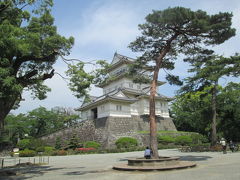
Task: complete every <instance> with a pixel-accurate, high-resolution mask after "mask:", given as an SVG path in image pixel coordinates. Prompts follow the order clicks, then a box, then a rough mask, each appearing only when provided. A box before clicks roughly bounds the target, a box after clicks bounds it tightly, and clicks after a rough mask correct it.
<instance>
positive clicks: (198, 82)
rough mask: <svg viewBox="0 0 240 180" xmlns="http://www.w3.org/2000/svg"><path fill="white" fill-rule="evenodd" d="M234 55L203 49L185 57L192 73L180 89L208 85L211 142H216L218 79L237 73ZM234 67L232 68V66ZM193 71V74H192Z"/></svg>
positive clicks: (214, 143)
mask: <svg viewBox="0 0 240 180" xmlns="http://www.w3.org/2000/svg"><path fill="white" fill-rule="evenodd" d="M236 57H237V56H235V57H234V61H232V59H233V57H230V58H225V57H223V56H217V55H214V54H213V51H211V50H205V51H203V52H202V53H200V54H198V55H196V56H194V57H191V58H187V59H185V61H188V62H190V63H191V66H192V68H191V69H189V72H191V73H192V75H191V76H190V77H188V78H186V85H185V86H183V87H182V91H183V92H184V90H187V92H190V91H198V90H199V89H200V90H201V89H203V88H204V87H209V88H210V89H211V90H210V94H211V116H210V117H211V122H212V125H211V128H212V131H211V144H212V145H216V143H217V123H216V121H217V93H218V81H219V79H220V78H221V77H223V76H229V75H235V76H236V75H237V72H238V71H239V70H238V69H237V68H235V66H237V65H239V64H240V63H239V57H238V59H237V58H236ZM233 67H234V68H233ZM193 73H194V74H193ZM210 117H209V118H210Z"/></svg>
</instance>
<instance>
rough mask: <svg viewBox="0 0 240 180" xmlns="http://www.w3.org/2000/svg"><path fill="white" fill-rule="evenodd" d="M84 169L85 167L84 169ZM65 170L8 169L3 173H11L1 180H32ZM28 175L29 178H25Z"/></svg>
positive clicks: (32, 167) (39, 168)
mask: <svg viewBox="0 0 240 180" xmlns="http://www.w3.org/2000/svg"><path fill="white" fill-rule="evenodd" d="M82 168H84V167H82ZM62 169H64V168H51V166H31V167H30V166H29V167H21V168H6V169H2V170H1V172H4V171H6V172H11V173H5V174H4V175H3V176H0V180H23V179H32V178H33V177H36V176H42V175H43V174H44V173H47V172H49V171H58V170H62ZM25 175H27V176H25Z"/></svg>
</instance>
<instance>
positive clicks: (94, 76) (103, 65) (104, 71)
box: [66, 60, 110, 101]
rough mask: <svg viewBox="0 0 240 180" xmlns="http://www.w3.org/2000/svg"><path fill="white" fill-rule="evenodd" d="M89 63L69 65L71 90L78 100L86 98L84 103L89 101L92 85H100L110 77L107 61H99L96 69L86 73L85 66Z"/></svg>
mask: <svg viewBox="0 0 240 180" xmlns="http://www.w3.org/2000/svg"><path fill="white" fill-rule="evenodd" d="M86 64H89V63H84V62H78V63H77V64H73V65H72V64H69V66H68V70H67V71H66V75H67V76H68V77H70V83H69V88H70V90H71V91H72V92H73V93H74V95H75V96H76V97H77V98H85V99H84V101H88V100H89V94H88V93H89V90H90V89H91V87H90V86H91V85H92V84H93V85H99V84H101V83H103V82H104V81H105V80H106V79H108V80H109V77H108V68H109V67H110V64H108V63H107V62H106V61H105V60H98V61H96V63H95V64H93V63H90V65H94V66H95V69H94V70H93V71H91V72H86V71H85V69H84V68H85V65H86Z"/></svg>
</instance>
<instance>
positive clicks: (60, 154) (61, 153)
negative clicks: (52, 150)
mask: <svg viewBox="0 0 240 180" xmlns="http://www.w3.org/2000/svg"><path fill="white" fill-rule="evenodd" d="M57 155H58V156H66V155H67V151H65V150H59V151H57Z"/></svg>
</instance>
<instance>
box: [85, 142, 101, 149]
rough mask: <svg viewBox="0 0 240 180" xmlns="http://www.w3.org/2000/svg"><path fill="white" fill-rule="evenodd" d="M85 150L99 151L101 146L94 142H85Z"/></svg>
mask: <svg viewBox="0 0 240 180" xmlns="http://www.w3.org/2000/svg"><path fill="white" fill-rule="evenodd" d="M84 147H85V148H94V149H99V148H100V147H101V145H100V144H99V143H97V142H95V141H87V142H85V143H84Z"/></svg>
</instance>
